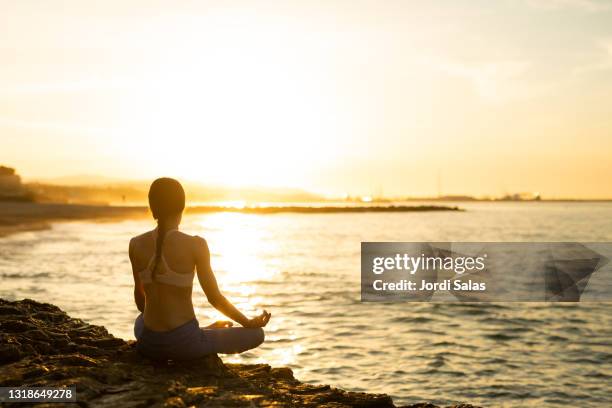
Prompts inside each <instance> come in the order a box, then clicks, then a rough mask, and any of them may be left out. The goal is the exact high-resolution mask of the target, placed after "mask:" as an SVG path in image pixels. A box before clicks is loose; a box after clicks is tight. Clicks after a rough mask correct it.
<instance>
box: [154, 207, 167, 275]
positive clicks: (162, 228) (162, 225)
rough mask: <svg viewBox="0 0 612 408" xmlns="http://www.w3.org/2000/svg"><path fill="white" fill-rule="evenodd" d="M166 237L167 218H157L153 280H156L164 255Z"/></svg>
mask: <svg viewBox="0 0 612 408" xmlns="http://www.w3.org/2000/svg"><path fill="white" fill-rule="evenodd" d="M165 237H166V220H164V219H163V218H159V219H158V220H157V239H156V240H155V260H154V261H153V268H151V280H153V281H154V280H155V274H156V272H157V267H158V266H159V261H160V260H161V256H162V249H163V246H164V238H165Z"/></svg>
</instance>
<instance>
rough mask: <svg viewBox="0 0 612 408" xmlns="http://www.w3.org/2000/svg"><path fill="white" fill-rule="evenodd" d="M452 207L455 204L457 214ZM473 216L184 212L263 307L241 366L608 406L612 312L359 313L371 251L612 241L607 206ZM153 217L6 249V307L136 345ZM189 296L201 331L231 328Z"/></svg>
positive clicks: (532, 403)
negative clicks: (55, 315) (134, 266)
mask: <svg viewBox="0 0 612 408" xmlns="http://www.w3.org/2000/svg"><path fill="white" fill-rule="evenodd" d="M453 205H454V204H453ZM459 206H460V207H461V208H463V209H465V211H461V212H458V211H448V212H402V213H380V212H379V213H328V214H295V213H278V214H263V215H262V214H242V213H229V212H227V213H226V212H219V213H209V214H193V215H186V216H185V217H184V219H183V223H182V225H181V229H182V230H183V231H184V232H187V233H190V234H198V235H201V236H203V237H204V238H206V240H207V241H208V245H209V248H210V250H211V254H212V265H213V269H214V271H215V274H216V276H217V280H218V281H219V283H220V286H221V289H222V291H223V292H224V293H225V294H226V296H227V297H228V298H229V299H231V300H232V301H233V302H234V303H235V304H236V305H237V306H238V307H239V308H240V309H242V310H243V311H244V312H245V313H246V314H253V313H256V312H257V311H259V310H262V309H266V310H268V311H270V312H271V313H272V319H271V320H270V323H269V324H268V326H267V327H266V341H265V343H264V344H263V345H262V346H261V347H259V348H257V349H255V350H252V351H250V352H246V353H243V354H241V355H233V356H223V360H224V361H226V362H231V363H267V364H270V365H272V366H288V367H291V368H292V369H293V371H294V373H295V375H296V377H297V378H298V379H300V380H302V381H305V382H308V383H313V384H320V383H321V384H331V385H333V386H336V387H341V388H344V389H347V390H351V391H367V392H376V393H387V394H389V395H391V396H392V397H393V399H394V401H395V403H396V404H397V405H401V404H409V403H415V402H421V401H428V402H432V403H435V404H441V405H442V404H451V403H460V402H469V403H472V404H475V405H482V406H484V407H558V406H561V405H570V404H571V405H572V406H580V407H604V406H612V303H609V302H582V303H544V302H541V303H459V302H457V303H453V302H451V303H434V302H422V303H416V302H398V303H362V302H361V300H360V298H361V297H360V248H361V242H362V241H409V242H414V241H434V242H439V241H460V242H462V241H479V242H487V241H503V242H531V241H539V242H544V241H571V242H575V241H583V242H612V203H606V202H473V203H459ZM154 227H155V224H154V223H153V221H152V220H144V219H141V220H122V221H113V222H89V221H75V222H63V223H56V224H53V225H52V227H51V228H50V229H47V230H42V231H33V232H22V233H18V234H14V235H10V236H7V237H4V238H0V282H1V284H0V297H3V298H6V299H10V300H16V299H22V298H32V299H35V300H38V301H42V302H49V303H53V304H55V305H58V306H59V307H61V308H62V309H63V310H65V311H66V312H68V313H69V314H70V315H72V316H73V317H80V318H83V319H84V320H86V321H88V322H90V323H93V324H98V325H104V326H106V327H107V328H108V330H109V331H110V332H111V333H112V334H114V335H115V336H118V337H122V338H124V339H133V321H134V318H135V317H136V316H137V314H138V311H137V309H136V306H135V304H134V301H133V292H132V290H133V278H132V271H131V268H130V263H129V259H128V242H129V239H130V237H132V236H134V235H137V234H140V233H142V232H144V231H147V230H151V229H153V228H154ZM195 282H196V285H195V286H194V306H195V309H196V315H197V317H198V319H199V321H200V323H201V324H202V325H204V324H205V323H208V322H212V321H214V320H219V319H222V318H223V316H221V315H220V314H219V313H218V312H217V311H215V310H214V309H213V308H212V307H211V306H210V305H209V304H208V302H207V300H206V297H205V296H204V294H203V292H202V289H201V288H199V287H198V286H197V280H196V281H195Z"/></svg>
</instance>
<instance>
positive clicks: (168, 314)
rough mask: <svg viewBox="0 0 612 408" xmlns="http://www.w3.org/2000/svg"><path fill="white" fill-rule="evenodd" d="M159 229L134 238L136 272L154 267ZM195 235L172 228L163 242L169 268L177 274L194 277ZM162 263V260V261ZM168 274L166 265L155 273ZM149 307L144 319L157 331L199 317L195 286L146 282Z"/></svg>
mask: <svg viewBox="0 0 612 408" xmlns="http://www.w3.org/2000/svg"><path fill="white" fill-rule="evenodd" d="M156 236H157V230H153V231H149V232H146V233H144V234H142V235H139V236H137V237H134V238H132V240H131V241H130V259H131V260H132V269H133V273H134V274H139V273H141V271H144V270H146V269H147V268H149V267H152V260H153V259H154V258H155V240H156ZM193 248H194V237H193V236H191V235H188V234H184V233H182V232H180V231H176V230H174V231H169V232H168V233H167V234H166V236H165V238H164V241H163V247H162V257H163V260H165V264H166V265H167V267H168V268H169V269H170V270H171V271H173V272H174V273H177V274H181V275H187V276H190V277H191V278H192V279H193V276H194V270H195V267H196V257H195V255H194V250H193ZM160 262H161V260H160ZM164 273H167V271H166V270H165V268H164V265H161V266H160V267H158V268H157V269H156V272H155V274H157V275H161V274H164ZM142 286H143V289H144V293H145V299H146V307H145V308H144V322H145V325H146V327H148V328H149V329H150V330H154V331H167V330H171V329H174V328H176V327H178V326H181V325H182V324H184V323H186V322H188V321H190V320H192V319H193V318H194V317H195V314H194V311H193V303H192V301H191V294H192V286H191V285H190V286H175V285H169V284H165V283H162V282H159V281H156V280H154V281H153V282H151V283H142Z"/></svg>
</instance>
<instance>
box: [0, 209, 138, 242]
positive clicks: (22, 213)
mask: <svg viewBox="0 0 612 408" xmlns="http://www.w3.org/2000/svg"><path fill="white" fill-rule="evenodd" d="M147 214H148V213H147V209H146V208H145V207H116V206H103V205H100V206H97V205H79V204H46V203H19V202H0V236H5V235H9V234H11V233H15V232H21V231H32V230H40V229H46V228H49V226H50V224H51V223H53V222H57V221H70V220H99V221H105V220H116V219H121V218H135V217H145V216H147Z"/></svg>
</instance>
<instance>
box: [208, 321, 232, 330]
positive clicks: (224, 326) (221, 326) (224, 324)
mask: <svg viewBox="0 0 612 408" xmlns="http://www.w3.org/2000/svg"><path fill="white" fill-rule="evenodd" d="M233 325H234V323H232V322H230V321H227V320H217V321H216V322H214V323H213V324H211V325H208V326H206V328H207V329H227V328H228V327H232V326H233Z"/></svg>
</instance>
